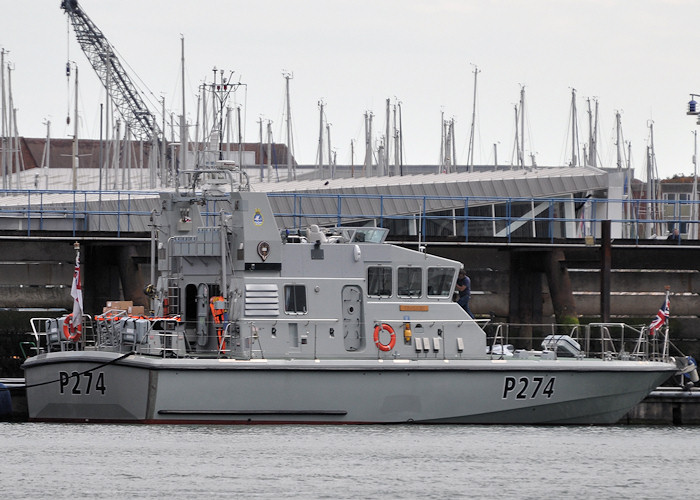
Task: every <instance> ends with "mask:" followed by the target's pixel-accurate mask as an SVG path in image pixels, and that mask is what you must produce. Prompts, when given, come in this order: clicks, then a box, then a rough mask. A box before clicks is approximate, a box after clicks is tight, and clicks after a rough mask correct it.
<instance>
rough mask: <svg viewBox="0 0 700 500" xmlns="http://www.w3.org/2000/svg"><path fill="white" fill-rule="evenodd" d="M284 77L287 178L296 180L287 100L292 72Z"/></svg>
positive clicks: (290, 118)
mask: <svg viewBox="0 0 700 500" xmlns="http://www.w3.org/2000/svg"><path fill="white" fill-rule="evenodd" d="M284 78H285V80H286V85H285V88H286V92H285V95H286V100H287V180H288V181H291V180H292V179H294V180H296V178H297V173H296V169H295V168H294V165H293V163H292V105H291V102H290V100H289V80H291V79H292V78H294V75H293V74H292V73H287V72H285V73H284Z"/></svg>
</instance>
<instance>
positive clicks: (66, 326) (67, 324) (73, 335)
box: [63, 313, 83, 342]
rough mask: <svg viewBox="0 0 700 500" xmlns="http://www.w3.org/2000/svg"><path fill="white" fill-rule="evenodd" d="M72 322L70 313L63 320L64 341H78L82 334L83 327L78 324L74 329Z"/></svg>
mask: <svg viewBox="0 0 700 500" xmlns="http://www.w3.org/2000/svg"><path fill="white" fill-rule="evenodd" d="M72 320H73V313H70V314H69V315H68V316H66V318H65V319H64V320H63V336H64V337H66V340H70V341H71V342H77V341H78V340H80V336H81V335H82V333H83V325H82V324H80V325H78V326H75V327H74V326H73V321H72Z"/></svg>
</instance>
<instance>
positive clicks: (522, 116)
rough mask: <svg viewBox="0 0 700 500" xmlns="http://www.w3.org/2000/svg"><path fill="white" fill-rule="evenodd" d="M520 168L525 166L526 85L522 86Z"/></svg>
mask: <svg viewBox="0 0 700 500" xmlns="http://www.w3.org/2000/svg"><path fill="white" fill-rule="evenodd" d="M518 159H519V161H520V168H525V85H521V86H520V154H519V155H518Z"/></svg>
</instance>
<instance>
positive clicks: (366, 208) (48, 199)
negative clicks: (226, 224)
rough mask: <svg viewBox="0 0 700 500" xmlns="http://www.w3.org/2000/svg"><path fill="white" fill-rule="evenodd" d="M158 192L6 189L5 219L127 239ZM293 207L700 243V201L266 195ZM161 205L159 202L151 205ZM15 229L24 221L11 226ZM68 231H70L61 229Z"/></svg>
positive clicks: (506, 229)
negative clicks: (59, 223)
mask: <svg viewBox="0 0 700 500" xmlns="http://www.w3.org/2000/svg"><path fill="white" fill-rule="evenodd" d="M157 196H158V192H157V191H70V190H2V191H0V199H1V200H2V201H3V203H2V206H0V218H15V219H18V220H26V227H25V228H22V227H21V224H20V225H19V226H20V230H23V231H26V234H27V236H31V235H32V232H34V231H44V230H55V226H54V227H49V226H50V225H49V224H48V222H49V221H52V222H54V223H55V221H56V220H66V221H69V222H68V224H66V226H69V229H67V230H68V231H70V232H71V233H72V234H73V235H75V234H76V233H77V232H84V231H100V230H102V227H101V221H103V220H104V218H106V217H109V218H110V220H112V224H111V225H110V226H109V231H110V232H114V233H116V234H117V236H118V237H119V236H121V233H123V232H127V233H129V232H132V231H134V230H135V228H136V227H138V228H141V230H143V229H142V228H144V227H148V225H149V224H150V217H151V215H152V210H151V209H149V210H145V209H144V205H145V204H144V203H136V200H143V199H144V198H156V197H157ZM268 197H269V198H270V199H271V201H275V200H278V201H277V204H278V205H280V206H283V205H285V203H283V201H281V200H282V199H287V200H288V202H287V203H286V206H287V207H288V209H286V210H279V211H277V212H276V213H275V217H276V218H277V221H278V225H279V226H280V228H281V229H283V230H284V229H286V230H291V231H303V230H304V229H305V228H306V227H308V226H309V225H310V224H319V225H321V226H343V225H373V226H378V227H387V228H389V229H390V231H391V232H390V237H391V238H402V237H419V238H423V239H427V238H435V237H446V236H449V237H453V238H456V239H457V240H461V241H465V242H469V241H475V240H478V239H479V238H481V237H488V238H492V239H497V240H502V241H505V242H511V241H518V240H523V239H534V240H537V241H548V242H550V243H553V242H554V241H555V240H556V241H557V242H566V241H567V240H568V241H571V242H573V241H580V240H581V239H586V240H587V241H590V240H591V239H595V238H598V237H600V235H601V234H602V224H603V222H606V221H609V222H610V223H611V224H612V226H613V227H614V228H615V230H614V237H615V238H616V239H625V240H628V241H632V242H634V243H636V244H641V243H643V242H645V241H651V240H659V239H666V238H667V236H668V235H669V234H670V233H672V230H673V229H674V228H676V229H678V230H679V233H680V235H681V236H680V238H678V239H673V240H671V244H680V240H681V239H685V240H697V239H698V233H699V232H700V219H699V218H698V213H700V207H699V206H698V205H699V204H700V202H697V201H689V200H628V199H602V198H573V197H552V198H524V197H493V196H468V197H456V196H450V197H447V196H428V195H370V194H361V195H360V194H342V195H338V194H324V193H268ZM152 205H153V207H156V204H155V203H152ZM219 207H220V204H219V205H216V203H215V204H214V205H213V206H211V207H209V206H208V207H206V208H205V209H204V211H203V216H205V217H207V219H208V220H209V219H210V218H211V220H212V221H214V223H213V224H211V223H210V225H216V222H215V221H216V220H217V217H220V216H221V213H222V212H221V210H220V208H219ZM12 227H13V230H14V231H17V227H18V225H12ZM63 230H66V229H63Z"/></svg>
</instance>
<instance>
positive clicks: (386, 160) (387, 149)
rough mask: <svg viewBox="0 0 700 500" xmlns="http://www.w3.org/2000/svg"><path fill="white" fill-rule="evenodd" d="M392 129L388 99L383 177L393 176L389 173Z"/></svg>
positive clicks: (388, 101)
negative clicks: (390, 134)
mask: <svg viewBox="0 0 700 500" xmlns="http://www.w3.org/2000/svg"><path fill="white" fill-rule="evenodd" d="M390 129H391V99H389V98H387V100H386V135H385V137H386V140H385V142H384V166H383V168H384V172H383V175H391V174H390V172H389V152H390V151H391V148H390V147H389V144H390V141H391V139H390V136H389V133H390Z"/></svg>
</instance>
